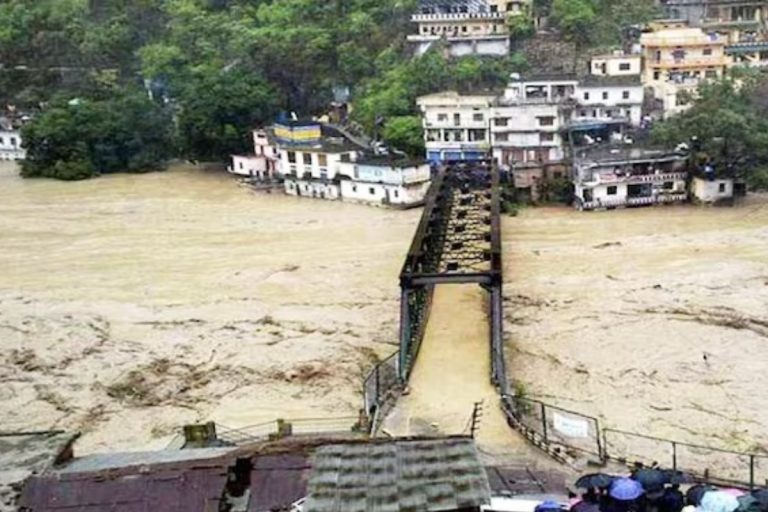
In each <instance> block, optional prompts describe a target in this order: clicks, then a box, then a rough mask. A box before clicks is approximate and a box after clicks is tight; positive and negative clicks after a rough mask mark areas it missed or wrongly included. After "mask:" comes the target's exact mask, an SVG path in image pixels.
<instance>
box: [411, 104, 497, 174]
mask: <svg viewBox="0 0 768 512" xmlns="http://www.w3.org/2000/svg"><path fill="white" fill-rule="evenodd" d="M494 98H495V97H494V96H493V95H469V96H463V95H460V94H459V93H458V92H456V91H446V92H440V93H436V94H430V95H427V96H422V97H420V98H418V99H417V100H416V103H417V104H418V106H419V108H420V109H421V112H422V119H423V123H424V138H425V144H426V149H427V159H428V160H429V161H430V162H435V163H438V162H443V161H447V160H478V159H481V158H486V157H487V156H488V153H489V151H490V148H491V140H490V131H489V125H490V119H489V116H490V107H491V103H492V102H493V101H494Z"/></svg>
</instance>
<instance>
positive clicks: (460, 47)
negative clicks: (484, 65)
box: [408, 0, 530, 56]
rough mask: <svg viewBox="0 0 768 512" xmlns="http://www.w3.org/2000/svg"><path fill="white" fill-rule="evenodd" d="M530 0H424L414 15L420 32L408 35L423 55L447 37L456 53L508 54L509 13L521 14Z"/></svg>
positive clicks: (446, 39)
mask: <svg viewBox="0 0 768 512" xmlns="http://www.w3.org/2000/svg"><path fill="white" fill-rule="evenodd" d="M529 4H530V0H512V1H504V0H447V1H446V0H421V1H420V3H419V11H418V12H417V13H415V14H414V15H413V16H412V17H411V21H412V22H414V23H416V24H417V25H418V33H417V34H412V35H409V36H408V41H409V42H411V43H414V44H415V45H416V54H417V55H421V54H423V53H424V52H426V51H427V50H429V48H430V47H431V46H432V45H433V44H434V43H435V42H436V41H439V40H444V41H446V43H447V44H448V48H449V50H450V52H451V54H452V55H454V56H461V55H471V54H477V55H507V54H508V53H509V31H508V29H507V24H506V20H507V17H508V16H515V15H520V14H522V13H523V12H525V10H526V6H527V5H529Z"/></svg>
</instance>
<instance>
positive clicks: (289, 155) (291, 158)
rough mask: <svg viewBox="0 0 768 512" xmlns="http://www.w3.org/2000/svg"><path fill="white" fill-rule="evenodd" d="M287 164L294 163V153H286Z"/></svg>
mask: <svg viewBox="0 0 768 512" xmlns="http://www.w3.org/2000/svg"><path fill="white" fill-rule="evenodd" d="M288 162H289V163H292V164H295V163H296V153H294V152H293V151H288Z"/></svg>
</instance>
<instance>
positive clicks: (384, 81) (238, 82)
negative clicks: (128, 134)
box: [0, 0, 654, 177]
mask: <svg viewBox="0 0 768 512" xmlns="http://www.w3.org/2000/svg"><path fill="white" fill-rule="evenodd" d="M417 3H418V2H417V0H329V1H325V2H319V1H317V0H104V1H99V2H96V1H92V0H5V1H4V2H2V3H0V21H2V23H0V63H2V64H3V66H2V68H0V96H2V97H0V101H10V102H13V103H16V104H19V105H20V106H22V107H26V108H38V107H39V106H40V103H41V102H44V108H43V110H42V113H41V114H39V115H37V116H36V120H35V121H34V122H33V123H32V126H31V127H30V128H29V130H28V131H29V136H32V137H34V136H35V133H41V134H48V135H51V134H50V130H51V129H53V127H54V126H56V124H57V122H58V117H54V116H61V115H62V112H61V111H60V110H59V109H60V108H62V107H60V105H62V104H64V103H66V102H68V101H69V100H71V99H73V98H79V99H81V100H82V101H83V104H87V105H91V106H99V105H102V103H103V102H105V101H107V102H108V101H110V100H108V99H106V98H108V97H110V96H111V95H114V96H116V97H133V96H136V95H138V94H139V92H138V91H141V90H144V88H147V89H148V90H149V91H151V93H152V102H153V105H152V106H150V105H149V104H147V108H148V109H150V110H149V111H148V117H152V118H153V119H154V120H155V121H158V122H160V121H163V122H165V123H166V124H165V125H163V126H162V127H161V128H159V132H160V133H162V134H166V133H167V132H169V131H174V134H175V135H176V137H175V139H176V142H177V144H176V145H174V146H168V147H173V149H174V151H175V152H176V154H177V155H178V156H182V157H186V158H194V159H224V158H227V157H228V155H229V154H231V153H233V152H239V151H243V150H245V149H246V148H247V145H248V137H247V133H248V130H249V129H250V128H252V127H253V126H255V125H259V124H265V123H269V122H271V121H272V120H273V119H274V117H275V116H276V115H277V114H278V113H279V112H280V111H295V112H297V113H298V114H299V115H312V114H318V113H321V112H323V111H324V109H325V108H326V106H327V105H328V103H329V101H330V100H331V99H332V98H333V90H334V87H339V86H341V87H348V88H349V89H350V90H351V92H352V103H353V111H352V112H353V113H352V115H353V117H354V118H355V119H356V120H357V121H359V122H360V123H361V124H362V125H363V127H364V128H365V129H366V130H368V131H369V132H371V133H375V134H377V135H378V136H379V137H382V138H384V139H385V140H387V141H389V142H390V143H391V144H393V145H396V146H399V147H401V148H402V149H404V150H406V151H408V152H410V153H414V154H417V153H420V152H421V150H422V148H421V142H420V139H421V131H420V130H421V128H420V126H419V124H418V123H417V122H415V119H414V118H413V116H414V115H416V114H417V113H416V112H415V110H414V109H415V104H414V100H415V98H416V97H417V96H418V95H421V94H426V93H429V92H434V91H437V90H440V89H445V88H458V89H464V88H473V89H479V88H498V87H500V86H501V85H503V83H504V82H505V81H506V78H507V77H508V74H509V73H510V72H512V71H521V70H525V69H527V68H528V66H529V65H535V64H536V63H529V62H527V61H526V59H525V57H524V56H523V55H521V54H519V53H513V54H512V55H511V56H509V57H507V58H477V57H466V58H461V59H450V60H449V59H446V58H445V57H444V56H443V52H442V51H441V50H442V49H441V48H440V47H439V45H438V46H436V47H435V48H433V50H431V51H430V52H428V53H427V54H426V55H424V56H422V57H420V58H414V57H412V56H411V55H410V53H409V51H408V49H407V47H406V42H405V36H406V34H408V33H409V32H411V31H412V28H413V27H412V26H411V24H410V22H409V17H410V14H411V13H412V12H413V11H414V9H415V8H416V6H417ZM653 3H654V2H653V0H534V2H533V7H532V9H531V12H530V13H528V14H527V15H526V16H525V17H523V18H521V19H519V20H515V21H513V22H512V23H513V25H514V26H512V27H510V28H511V29H512V31H513V32H514V33H515V35H516V37H519V38H525V37H530V36H532V35H533V34H534V31H533V30H532V24H533V20H534V17H536V18H541V17H542V16H549V17H550V25H553V26H555V27H557V28H559V29H560V30H561V31H562V33H563V35H564V37H565V38H566V39H568V40H570V41H572V42H574V43H576V44H578V45H582V46H584V45H588V46H605V45H612V44H617V43H619V42H620V41H621V36H622V34H624V33H625V32H626V31H627V29H628V28H630V27H631V26H632V25H633V24H636V23H641V22H644V21H647V20H648V19H650V18H651V17H652V16H653V14H654V11H653V7H652V6H653ZM46 105H47V106H46ZM89 108H90V107H89ZM156 111H158V112H159V111H162V113H163V115H159V114H158V116H159V117H155V114H156V113H157V112H156ZM70 114H71V115H75V114H74V113H70ZM113 114H114V116H113V118H112V121H114V122H115V123H122V124H124V129H125V130H132V129H138V128H139V127H138V126H134V125H133V124H132V123H133V122H134V119H132V118H131V116H128V117H126V118H123V117H122V116H123V111H122V110H114V111H113ZM77 115H82V114H77ZM49 116H50V119H49ZM37 124H40V125H41V126H40V127H37V126H35V125H37ZM171 127H172V128H171ZM76 133H77V132H72V133H69V135H67V134H58V136H57V138H56V140H57V144H59V145H62V146H71V147H67V148H62V149H60V150H58V151H57V152H51V151H46V152H42V151H41V150H40V149H39V148H37V147H34V148H33V147H32V146H30V149H33V151H32V152H31V156H32V158H33V159H35V158H43V157H44V156H45V157H48V158H53V157H56V158H58V159H61V158H64V155H81V154H83V153H82V150H81V149H82V148H80V146H82V142H83V141H82V140H81V139H80V138H79V137H80V134H79V133H78V134H77V138H76V137H75V134H76ZM68 137H69V138H68ZM50 140H52V139H50ZM33 143H35V141H34V140H30V144H33ZM111 143H112V144H116V141H112V142H111ZM78 148H80V149H78ZM150 154H155V155H157V157H160V156H161V153H160V152H157V153H151V152H150ZM88 155H89V156H87V157H85V158H86V159H87V158H90V153H88ZM163 155H164V154H163ZM145 156H146V155H136V158H135V160H136V161H137V162H145V163H146V164H147V166H148V167H157V165H159V163H160V162H150V161H148V160H147V159H146V158H145ZM78 158H80V157H78ZM118 160H119V159H118ZM78 161H79V162H81V163H82V161H81V160H78ZM56 163H57V161H53V160H51V161H42V160H41V161H39V162H38V163H32V164H29V165H28V166H27V167H28V168H29V169H30V170H29V171H25V173H26V174H28V175H55V176H57V177H64V176H73V177H84V176H89V175H92V174H97V173H101V172H112V171H114V170H116V169H117V167H116V166H114V165H107V164H106V163H105V161H104V160H103V159H97V160H94V161H93V162H91V164H92V165H91V166H90V170H86V169H81V170H80V171H78V172H66V173H62V172H58V171H54V170H47V169H49V168H50V169H54V168H55V167H56ZM150 164H152V165H150ZM64 167H67V166H66V165H65V166H64ZM73 167H74V168H80V167H82V166H81V165H79V164H78V165H75V166H73ZM125 169H127V170H135V169H137V167H136V165H130V166H126V167H125Z"/></svg>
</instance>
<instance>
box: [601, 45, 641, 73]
mask: <svg viewBox="0 0 768 512" xmlns="http://www.w3.org/2000/svg"><path fill="white" fill-rule="evenodd" d="M642 70H643V64H642V58H641V57H640V55H631V54H626V53H624V52H622V51H621V50H618V51H616V52H614V53H609V54H605V55H596V56H595V57H592V58H591V59H590V61H589V72H590V74H592V75H594V76H637V77H639V76H640V73H641V72H642Z"/></svg>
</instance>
